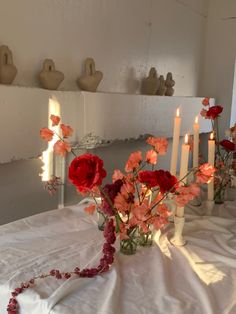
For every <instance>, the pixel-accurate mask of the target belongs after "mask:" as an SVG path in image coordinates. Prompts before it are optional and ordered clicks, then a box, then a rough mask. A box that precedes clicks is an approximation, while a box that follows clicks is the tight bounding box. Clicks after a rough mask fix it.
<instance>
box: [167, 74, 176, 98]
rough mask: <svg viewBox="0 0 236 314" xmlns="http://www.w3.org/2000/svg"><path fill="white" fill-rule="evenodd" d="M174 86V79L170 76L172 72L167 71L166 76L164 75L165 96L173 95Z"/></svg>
mask: <svg viewBox="0 0 236 314" xmlns="http://www.w3.org/2000/svg"><path fill="white" fill-rule="evenodd" d="M174 86H175V81H174V80H173V78H172V73H171V72H169V73H167V76H166V92H165V95H166V96H173V95H174V92H175V90H174V88H173V87H174Z"/></svg>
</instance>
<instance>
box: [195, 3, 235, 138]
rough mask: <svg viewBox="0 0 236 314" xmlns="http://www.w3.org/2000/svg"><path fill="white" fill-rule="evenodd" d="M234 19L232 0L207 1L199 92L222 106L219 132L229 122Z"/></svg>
mask: <svg viewBox="0 0 236 314" xmlns="http://www.w3.org/2000/svg"><path fill="white" fill-rule="evenodd" d="M230 17H234V18H233V19H231V18H230ZM235 18H236V1H235V0H227V1H226V0H210V4H209V14H208V23H207V35H206V52H205V62H204V73H203V79H202V82H201V88H200V91H201V94H202V95H208V96H213V95H214V97H215V98H216V100H217V102H218V103H219V104H222V105H224V114H222V120H221V133H222V134H223V132H224V130H225V129H226V128H228V127H229V123H230V113H231V104H232V94H233V79H234V66H235V57H236V40H235V34H236V19H235ZM235 105H236V104H235ZM235 105H234V106H235ZM234 112H235V109H234ZM235 118H236V117H235ZM232 122H233V121H232ZM234 122H236V120H234Z"/></svg>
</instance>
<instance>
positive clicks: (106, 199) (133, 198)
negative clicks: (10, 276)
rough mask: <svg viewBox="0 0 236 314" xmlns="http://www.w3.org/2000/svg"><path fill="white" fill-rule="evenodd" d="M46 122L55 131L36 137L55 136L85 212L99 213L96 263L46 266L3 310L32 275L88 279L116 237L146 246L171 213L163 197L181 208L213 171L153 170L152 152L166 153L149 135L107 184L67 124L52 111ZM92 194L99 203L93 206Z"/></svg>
mask: <svg viewBox="0 0 236 314" xmlns="http://www.w3.org/2000/svg"><path fill="white" fill-rule="evenodd" d="M50 118H51V121H52V126H55V125H57V126H59V127H60V129H61V132H60V133H61V134H56V132H55V131H52V130H51V129H49V128H42V129H41V130H40V135H41V137H42V138H43V139H45V140H46V141H51V140H52V139H53V138H54V139H55V137H58V139H57V141H55V144H54V146H53V149H54V152H55V153H56V154H59V155H61V156H65V154H66V153H67V152H72V153H73V154H74V155H75V158H74V159H73V161H72V162H71V164H70V166H69V180H70V181H71V182H72V183H73V184H74V185H75V187H76V189H77V191H78V192H79V193H80V194H82V195H83V196H85V195H86V196H87V195H89V196H91V197H92V198H93V199H94V201H95V203H91V204H90V205H89V206H88V207H86V208H85V210H86V211H87V212H88V213H90V214H92V213H93V212H94V211H95V209H98V210H99V211H100V212H102V213H103V214H104V216H105V218H106V219H105V226H104V231H103V234H104V238H105V243H104V244H103V250H102V252H103V256H102V257H101V259H100V261H99V264H98V266H97V267H94V268H89V269H87V268H86V269H82V270H81V269H80V268H79V267H78V266H76V267H75V268H74V270H72V271H60V270H58V269H52V270H51V271H49V273H48V274H43V275H39V276H36V277H33V278H31V279H29V280H28V281H26V282H23V283H21V285H20V286H19V287H17V288H16V289H15V290H14V291H13V292H12V298H11V299H10V300H9V304H8V308H7V311H8V313H9V314H13V313H19V311H18V310H19V305H18V301H17V296H18V295H19V294H20V293H22V292H23V291H24V290H25V289H28V288H30V287H32V286H33V285H34V284H35V282H36V279H40V278H41V279H42V278H45V277H49V276H51V277H55V278H56V279H62V280H67V279H69V278H70V277H71V276H77V277H93V276H96V275H100V274H102V273H104V272H106V271H108V270H109V268H110V266H111V265H112V263H113V261H114V253H115V248H114V246H113V245H114V243H115V241H116V236H118V237H119V238H120V249H121V251H122V252H123V253H125V254H133V253H135V251H136V247H137V245H149V244H151V238H152V233H153V231H154V230H159V229H161V228H163V227H164V226H166V225H167V224H168V217H169V216H170V215H171V212H170V210H169V208H168V205H167V204H166V203H165V200H166V199H172V200H173V202H175V204H176V205H177V206H181V207H182V206H185V205H186V204H187V203H188V202H189V201H190V200H192V199H193V198H195V197H196V196H197V195H198V194H199V192H200V189H199V184H202V183H206V182H208V181H209V180H210V179H211V178H212V176H213V172H214V167H212V166H211V165H209V164H203V165H201V166H200V167H199V168H198V169H193V170H192V171H194V173H195V175H196V178H197V180H196V182H195V183H191V184H182V180H183V179H185V178H181V179H180V180H178V179H177V178H176V177H175V176H173V175H171V174H170V172H169V171H165V170H162V169H159V170H158V169H156V166H157V161H158V156H159V155H164V154H165V153H166V151H167V147H168V142H167V140H166V139H165V138H155V137H149V138H148V139H147V143H148V144H149V145H150V149H149V150H148V151H147V152H146V153H145V154H144V155H142V152H141V151H137V152H134V153H132V154H131V155H130V156H129V158H128V161H127V162H126V165H125V169H124V171H123V172H121V171H120V170H115V171H114V173H113V176H112V183H110V184H105V185H104V184H103V181H104V179H105V177H106V175H107V173H106V170H105V169H104V165H103V161H102V160H101V159H100V158H99V157H98V156H96V155H92V154H83V155H81V156H76V154H75V152H74V151H73V149H72V148H71V146H70V143H69V142H68V141H67V138H68V137H69V136H71V135H72V133H73V130H72V128H71V127H70V126H69V125H65V124H62V123H61V124H60V118H59V117H57V116H54V115H52V116H51V117H50ZM57 184H59V181H58V178H57V177H54V178H52V179H50V181H49V182H48V183H47V187H48V189H49V191H50V192H52V191H54V190H55V188H56V185H57ZM97 197H100V198H101V203H100V204H96V199H97Z"/></svg>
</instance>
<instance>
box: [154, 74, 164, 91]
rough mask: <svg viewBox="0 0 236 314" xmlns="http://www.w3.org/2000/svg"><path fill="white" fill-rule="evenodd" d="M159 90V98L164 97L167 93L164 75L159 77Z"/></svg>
mask: <svg viewBox="0 0 236 314" xmlns="http://www.w3.org/2000/svg"><path fill="white" fill-rule="evenodd" d="M159 83H160V84H159V88H158V90H157V93H156V94H157V95H159V96H164V95H165V93H166V82H165V79H164V76H163V75H160V77H159Z"/></svg>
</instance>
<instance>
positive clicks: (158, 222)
mask: <svg viewBox="0 0 236 314" xmlns="http://www.w3.org/2000/svg"><path fill="white" fill-rule="evenodd" d="M150 222H151V223H152V225H153V228H154V229H155V230H159V229H161V228H163V227H164V226H165V225H167V224H168V220H167V219H166V218H165V217H162V216H159V217H152V218H151V220H150Z"/></svg>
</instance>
